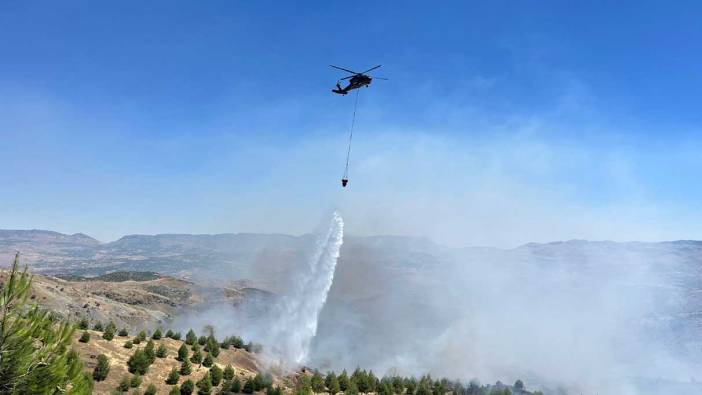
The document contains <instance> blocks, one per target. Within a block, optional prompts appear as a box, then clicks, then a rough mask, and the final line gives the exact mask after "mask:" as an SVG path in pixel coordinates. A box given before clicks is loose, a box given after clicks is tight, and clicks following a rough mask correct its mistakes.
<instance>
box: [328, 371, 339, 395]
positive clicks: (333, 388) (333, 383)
mask: <svg viewBox="0 0 702 395" xmlns="http://www.w3.org/2000/svg"><path fill="white" fill-rule="evenodd" d="M325 384H326V386H327V389H328V390H329V393H330V394H331V395H335V394H336V393H338V392H339V391H341V387H340V385H339V379H338V378H337V377H336V374H335V373H334V372H330V373H329V374H328V375H327V379H326V382H325Z"/></svg>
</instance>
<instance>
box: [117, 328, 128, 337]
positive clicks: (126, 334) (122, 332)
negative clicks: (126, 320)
mask: <svg viewBox="0 0 702 395" xmlns="http://www.w3.org/2000/svg"><path fill="white" fill-rule="evenodd" d="M118 335H120V336H122V337H125V336H129V332H127V328H122V329H120V330H119V333H118Z"/></svg>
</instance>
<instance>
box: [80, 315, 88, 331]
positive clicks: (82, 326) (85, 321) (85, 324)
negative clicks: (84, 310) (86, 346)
mask: <svg viewBox="0 0 702 395" xmlns="http://www.w3.org/2000/svg"><path fill="white" fill-rule="evenodd" d="M89 326H90V324H89V323H88V319H87V318H85V317H83V318H81V319H80V321H78V329H82V330H86V329H88V327H89Z"/></svg>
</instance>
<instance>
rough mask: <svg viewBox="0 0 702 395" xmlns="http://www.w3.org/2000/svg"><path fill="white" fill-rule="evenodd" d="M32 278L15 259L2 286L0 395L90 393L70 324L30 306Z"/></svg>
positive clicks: (17, 258)
mask: <svg viewBox="0 0 702 395" xmlns="http://www.w3.org/2000/svg"><path fill="white" fill-rule="evenodd" d="M31 283H32V277H31V276H30V275H29V273H27V269H24V270H23V271H20V270H19V254H17V255H15V259H14V261H13V264H12V267H11V269H10V272H9V273H8V276H7V277H6V278H5V282H4V283H3V284H2V285H0V323H1V324H0V393H1V394H44V393H58V392H68V390H69V388H70V389H71V392H73V393H89V392H91V390H92V389H91V388H92V380H91V379H90V376H89V375H84V374H83V364H82V363H81V362H80V358H79V357H78V355H77V354H76V353H75V352H74V351H72V350H71V348H70V345H71V341H72V337H73V332H74V330H75V326H74V324H72V323H70V322H67V321H65V320H57V319H56V317H55V316H54V317H52V316H51V315H50V314H49V313H47V312H46V311H42V310H40V309H39V308H38V307H37V306H36V305H33V304H31V303H29V302H28V297H29V292H30V287H31Z"/></svg>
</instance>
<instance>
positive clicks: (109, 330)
mask: <svg viewBox="0 0 702 395" xmlns="http://www.w3.org/2000/svg"><path fill="white" fill-rule="evenodd" d="M110 324H112V323H110ZM110 324H108V325H107V327H105V332H103V333H102V338H103V339H105V340H107V341H111V340H112V339H114V338H115V329H114V324H112V325H110Z"/></svg>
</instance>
